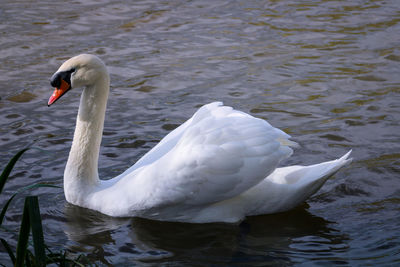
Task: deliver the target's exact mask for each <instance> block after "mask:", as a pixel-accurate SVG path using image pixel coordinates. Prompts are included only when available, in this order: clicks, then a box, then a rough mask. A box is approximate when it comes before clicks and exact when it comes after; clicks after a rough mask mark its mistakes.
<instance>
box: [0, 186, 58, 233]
mask: <svg viewBox="0 0 400 267" xmlns="http://www.w3.org/2000/svg"><path fill="white" fill-rule="evenodd" d="M38 187H54V188H61V187H59V186H57V185H50V184H41V183H37V184H31V185H28V186H25V187H23V188H21V189H19V190H18V191H17V192H16V193H15V194H13V195H12V196H11V197H10V198H9V199H8V201H7V202H6V204H5V205H4V207H3V209H2V210H1V213H0V226H1V225H2V224H3V220H4V216H5V215H6V211H7V209H8V206H9V205H10V203H11V201H12V200H13V199H14V197H15V196H17V195H18V194H20V193H22V192H24V191H26V190H30V189H34V188H38Z"/></svg>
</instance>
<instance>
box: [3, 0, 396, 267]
mask: <svg viewBox="0 0 400 267" xmlns="http://www.w3.org/2000/svg"><path fill="white" fill-rule="evenodd" d="M0 22H1V23H0V51H1V52H0V63H1V64H0V97H1V99H0V147H1V158H0V166H4V165H5V164H6V162H7V161H8V159H9V158H10V157H11V156H12V155H13V154H14V153H15V152H17V151H18V150H20V149H22V148H25V147H27V146H33V147H34V148H35V149H32V150H30V151H29V152H27V153H26V154H25V155H24V156H23V160H22V161H21V162H19V163H18V165H17V166H16V169H15V170H14V172H13V176H12V179H11V180H10V181H9V183H8V184H7V185H6V188H5V192H4V194H3V196H2V197H1V199H0V200H1V202H2V203H4V201H5V200H6V199H7V198H8V197H9V196H10V195H11V194H12V193H13V192H15V191H16V190H17V189H18V188H20V187H22V186H25V185H29V184H31V183H36V182H50V183H53V184H55V185H59V186H62V174H63V170H64V165H65V162H66V160H67V157H68V151H69V148H70V145H71V139H72V134H73V129H74V123H75V116H76V112H77V107H78V102H79V94H80V92H79V90H77V91H72V92H70V93H69V94H68V95H67V96H65V97H63V99H62V100H60V101H59V102H57V104H56V105H54V106H52V107H51V108H48V107H47V105H46V103H47V100H48V98H49V96H50V94H51V90H52V89H51V88H50V85H49V78H50V76H51V75H52V73H53V72H54V71H55V70H56V69H57V68H58V66H59V65H60V64H61V63H62V62H63V61H64V60H65V59H67V58H69V57H71V56H73V55H76V54H80V53H83V52H89V53H94V54H97V55H99V56H100V57H101V58H102V59H103V60H104V61H105V62H106V63H107V65H108V66H109V70H110V72H111V79H112V89H111V94H110V99H109V105H108V109H107V115H106V122H105V129H104V131H105V132H104V138H103V143H102V150H101V156H100V164H99V166H100V174H101V177H104V178H110V177H113V176H115V175H117V174H119V173H120V172H122V171H123V170H125V169H126V168H127V167H129V166H131V165H132V164H133V163H134V162H135V161H136V160H137V159H139V158H140V157H141V155H143V154H144V153H145V152H146V151H147V150H149V149H150V148H151V147H152V146H154V145H155V144H156V143H157V142H158V141H159V140H160V139H161V138H162V137H163V136H164V135H165V134H167V133H168V132H169V131H170V130H171V129H174V128H175V127H176V126H177V125H179V124H181V123H182V122H183V121H184V120H185V119H187V118H188V117H190V116H191V114H192V113H193V112H194V111H195V110H196V109H197V108H198V107H199V106H200V105H202V104H205V103H208V102H211V101H215V100H221V101H223V102H224V103H225V104H228V105H231V106H233V107H235V108H237V109H240V110H243V111H246V112H249V113H251V114H253V115H255V116H257V117H261V118H264V119H267V120H268V121H269V122H270V123H271V124H272V125H274V126H276V127H279V128H281V129H283V130H285V131H286V132H288V133H290V134H291V135H292V136H293V139H294V140H295V141H296V142H298V143H299V144H300V145H301V148H299V149H296V151H295V154H294V155H293V156H292V157H291V158H290V159H289V160H288V161H287V162H285V164H287V165H289V164H312V163H317V162H321V161H325V160H330V159H333V158H337V157H339V156H341V155H343V154H344V153H345V152H347V151H348V150H349V149H350V148H352V149H353V157H354V161H353V163H352V164H351V165H350V166H348V167H347V168H345V169H343V170H341V171H340V172H339V173H337V174H336V175H335V176H334V177H333V178H332V179H330V180H329V181H328V182H327V183H326V185H325V186H324V187H323V188H322V189H321V190H320V191H319V192H318V193H317V194H316V195H314V196H313V197H312V198H311V199H309V200H308V201H307V203H305V204H303V205H301V206H300V207H298V208H296V209H295V210H293V211H290V212H286V213H283V214H277V215H267V216H259V217H253V218H249V219H248V220H246V221H244V222H243V223H242V224H241V225H239V226H235V225H226V224H207V225H202V224H199V225H191V224H178V223H162V222H154V221H148V220H142V219H113V218H109V217H106V216H103V215H101V214H98V213H96V212H92V211H88V210H84V209H81V208H78V207H74V206H71V205H69V204H67V203H66V202H65V199H64V196H63V191H62V189H54V188H46V189H37V190H35V191H34V192H33V193H35V194H37V195H39V196H40V205H41V211H42V213H43V221H44V224H45V234H46V241H47V243H48V245H49V246H50V247H51V248H54V249H55V250H57V249H59V248H66V249H67V250H68V251H70V252H71V253H76V254H79V253H84V254H85V255H87V257H88V258H89V259H91V260H92V261H93V262H96V263H97V264H100V265H102V264H104V265H120V264H124V265H135V264H136V265H145V266H146V265H149V266H158V265H165V266H223V265H229V266H231V265H238V266H266V265H299V266H310V265H333V264H336V265H352V266H366V265H373V266H376V265H380V266H382V265H384V266H387V265H400V175H399V174H400V150H399V147H400V145H399V140H400V128H399V120H400V115H399V112H400V94H399V93H400V75H399V62H400V24H399V22H400V8H399V3H398V1H396V0H392V1H390V0H387V1H379V0H376V1H372V0H370V1H361V0H360V1H334V0H330V1H327V0H320V1H279V0H270V1H219V0H218V1H134V2H133V3H132V2H131V1H110V0H103V1H38V2H36V1H22V0H21V1H8V0H2V1H1V5H0ZM22 202H23V198H22V197H21V198H18V199H16V201H15V202H14V203H13V205H12V207H11V209H10V210H9V213H8V215H7V217H6V222H5V224H6V225H7V226H8V227H9V228H10V229H17V225H18V224H19V222H20V219H21V207H22ZM1 236H2V237H3V238H6V239H7V240H9V242H10V243H11V244H13V245H15V243H16V241H13V240H15V236H16V233H13V232H4V231H1ZM0 262H2V263H4V264H9V261H8V256H7V254H6V253H5V252H4V249H3V248H2V247H1V248H0Z"/></svg>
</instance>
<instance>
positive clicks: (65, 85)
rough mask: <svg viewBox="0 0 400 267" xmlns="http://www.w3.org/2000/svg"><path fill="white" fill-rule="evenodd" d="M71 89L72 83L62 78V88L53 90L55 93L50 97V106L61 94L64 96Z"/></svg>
mask: <svg viewBox="0 0 400 267" xmlns="http://www.w3.org/2000/svg"><path fill="white" fill-rule="evenodd" d="M69 89H71V85H70V84H69V83H67V82H66V81H64V80H63V79H61V84H60V88H56V89H55V90H54V92H53V94H52V95H51V96H50V98H49V102H48V103H47V105H48V106H50V105H52V104H53V103H54V102H56V100H57V99H59V98H60V97H61V96H63V95H64V94H65V93H66V92H67V91H68V90H69Z"/></svg>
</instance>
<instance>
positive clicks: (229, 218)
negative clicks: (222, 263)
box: [49, 55, 350, 223]
mask: <svg viewBox="0 0 400 267" xmlns="http://www.w3.org/2000/svg"><path fill="white" fill-rule="evenodd" d="M51 83H52V85H53V86H55V87H57V89H56V90H55V92H54V94H53V96H52V97H51V98H50V100H49V105H51V104H53V103H54V101H56V100H57V99H58V98H60V97H61V96H62V95H63V94H64V93H65V92H66V91H68V90H69V89H70V88H71V87H85V89H84V90H83V93H82V97H81V102H80V106H79V112H78V116H77V121H76V128H75V134H74V139H73V143H72V147H71V151H70V154H69V158H68V162H67V165H66V168H65V172H64V192H65V197H66V199H67V201H68V202H70V203H72V204H75V205H78V206H81V207H86V208H89V209H93V210H97V211H100V212H102V213H104V214H107V215H110V216H138V217H144V218H150V219H155V220H165V221H181V222H194V223H203V222H238V221H240V220H242V219H243V218H244V217H245V216H250V215H258V214H267V213H274V212H280V211H285V210H288V209H291V208H293V207H295V206H296V205H298V204H300V203H302V202H303V201H304V200H306V199H307V198H308V197H309V196H310V195H312V194H314V193H315V192H316V191H317V190H318V189H319V188H320V187H321V186H322V185H323V184H324V182H325V181H326V180H327V179H328V178H329V177H330V176H331V175H332V174H333V173H335V172H336V171H337V170H339V169H340V168H341V167H342V166H344V165H345V164H346V163H347V162H349V161H350V160H349V159H347V158H348V155H349V153H350V152H349V153H347V154H346V155H345V156H343V157H342V158H340V159H338V160H334V161H330V162H325V163H321V164H316V165H312V166H307V167H303V166H291V167H284V168H277V166H278V164H279V163H280V162H281V161H282V160H283V159H285V158H287V157H289V156H290V155H291V154H292V149H291V148H290V146H293V145H295V144H296V143H294V142H292V141H290V140H288V139H289V137H290V136H289V135H287V134H285V133H284V132H282V131H281V130H279V129H277V128H274V127H272V126H271V125H269V124H268V123H267V122H266V121H264V120H261V119H257V118H254V117H252V116H250V115H248V114H246V113H243V112H240V111H236V110H233V109H232V108H230V107H226V106H223V105H222V103H219V102H215V103H211V104H208V105H205V106H203V107H201V108H200V109H199V110H198V111H197V112H196V113H195V114H194V115H193V117H192V118H190V119H189V120H188V121H186V122H185V123H184V124H182V125H181V126H180V127H178V128H177V129H175V130H174V131H172V132H171V133H170V134H168V135H167V136H166V137H165V138H164V139H162V140H161V142H160V143H159V144H158V145H157V146H155V147H154V148H153V149H152V150H150V151H149V152H148V153H147V154H146V155H145V156H144V157H143V158H141V159H140V160H139V161H138V162H137V163H136V164H134V165H133V166H132V167H130V168H129V169H128V170H126V171H125V172H124V173H122V174H121V175H119V176H117V177H115V178H113V179H110V180H100V179H99V176H98V170H97V162H98V156H99V149H100V143H101V138H102V131H103V124H104V115H105V110H106V103H107V98H108V93H109V75H108V72H107V69H106V67H105V65H104V64H103V62H102V61H101V60H100V59H98V58H97V57H95V56H92V55H80V56H76V57H73V58H71V59H69V60H67V61H66V62H65V63H64V64H62V66H61V67H60V68H59V70H58V71H57V72H56V73H55V74H54V75H53V77H52V80H51Z"/></svg>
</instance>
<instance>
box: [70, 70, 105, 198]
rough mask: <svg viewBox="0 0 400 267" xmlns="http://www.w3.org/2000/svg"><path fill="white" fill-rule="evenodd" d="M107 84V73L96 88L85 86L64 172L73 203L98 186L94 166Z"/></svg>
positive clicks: (98, 181) (100, 132)
mask: <svg viewBox="0 0 400 267" xmlns="http://www.w3.org/2000/svg"><path fill="white" fill-rule="evenodd" d="M109 84H110V81H109V76H108V73H104V75H103V76H102V77H101V78H100V79H98V80H97V81H96V83H95V84H93V85H91V86H87V87H86V88H85V89H84V90H83V93H82V96H81V101H80V105H79V111H78V116H77V119H76V127H75V133H74V139H73V141H72V146H71V151H70V153H69V158H68V162H67V166H66V168H65V172H64V191H65V195H66V198H67V200H68V201H69V202H72V203H76V202H80V201H81V200H82V197H85V196H84V195H86V194H87V193H89V191H90V189H92V188H95V187H96V185H97V184H99V183H100V180H99V174H98V169H97V164H98V158H99V151H100V143H101V138H102V135H103V126H104V116H105V111H106V105H107V99H108V93H109V87H110V86H109ZM76 204H78V203H76Z"/></svg>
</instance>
